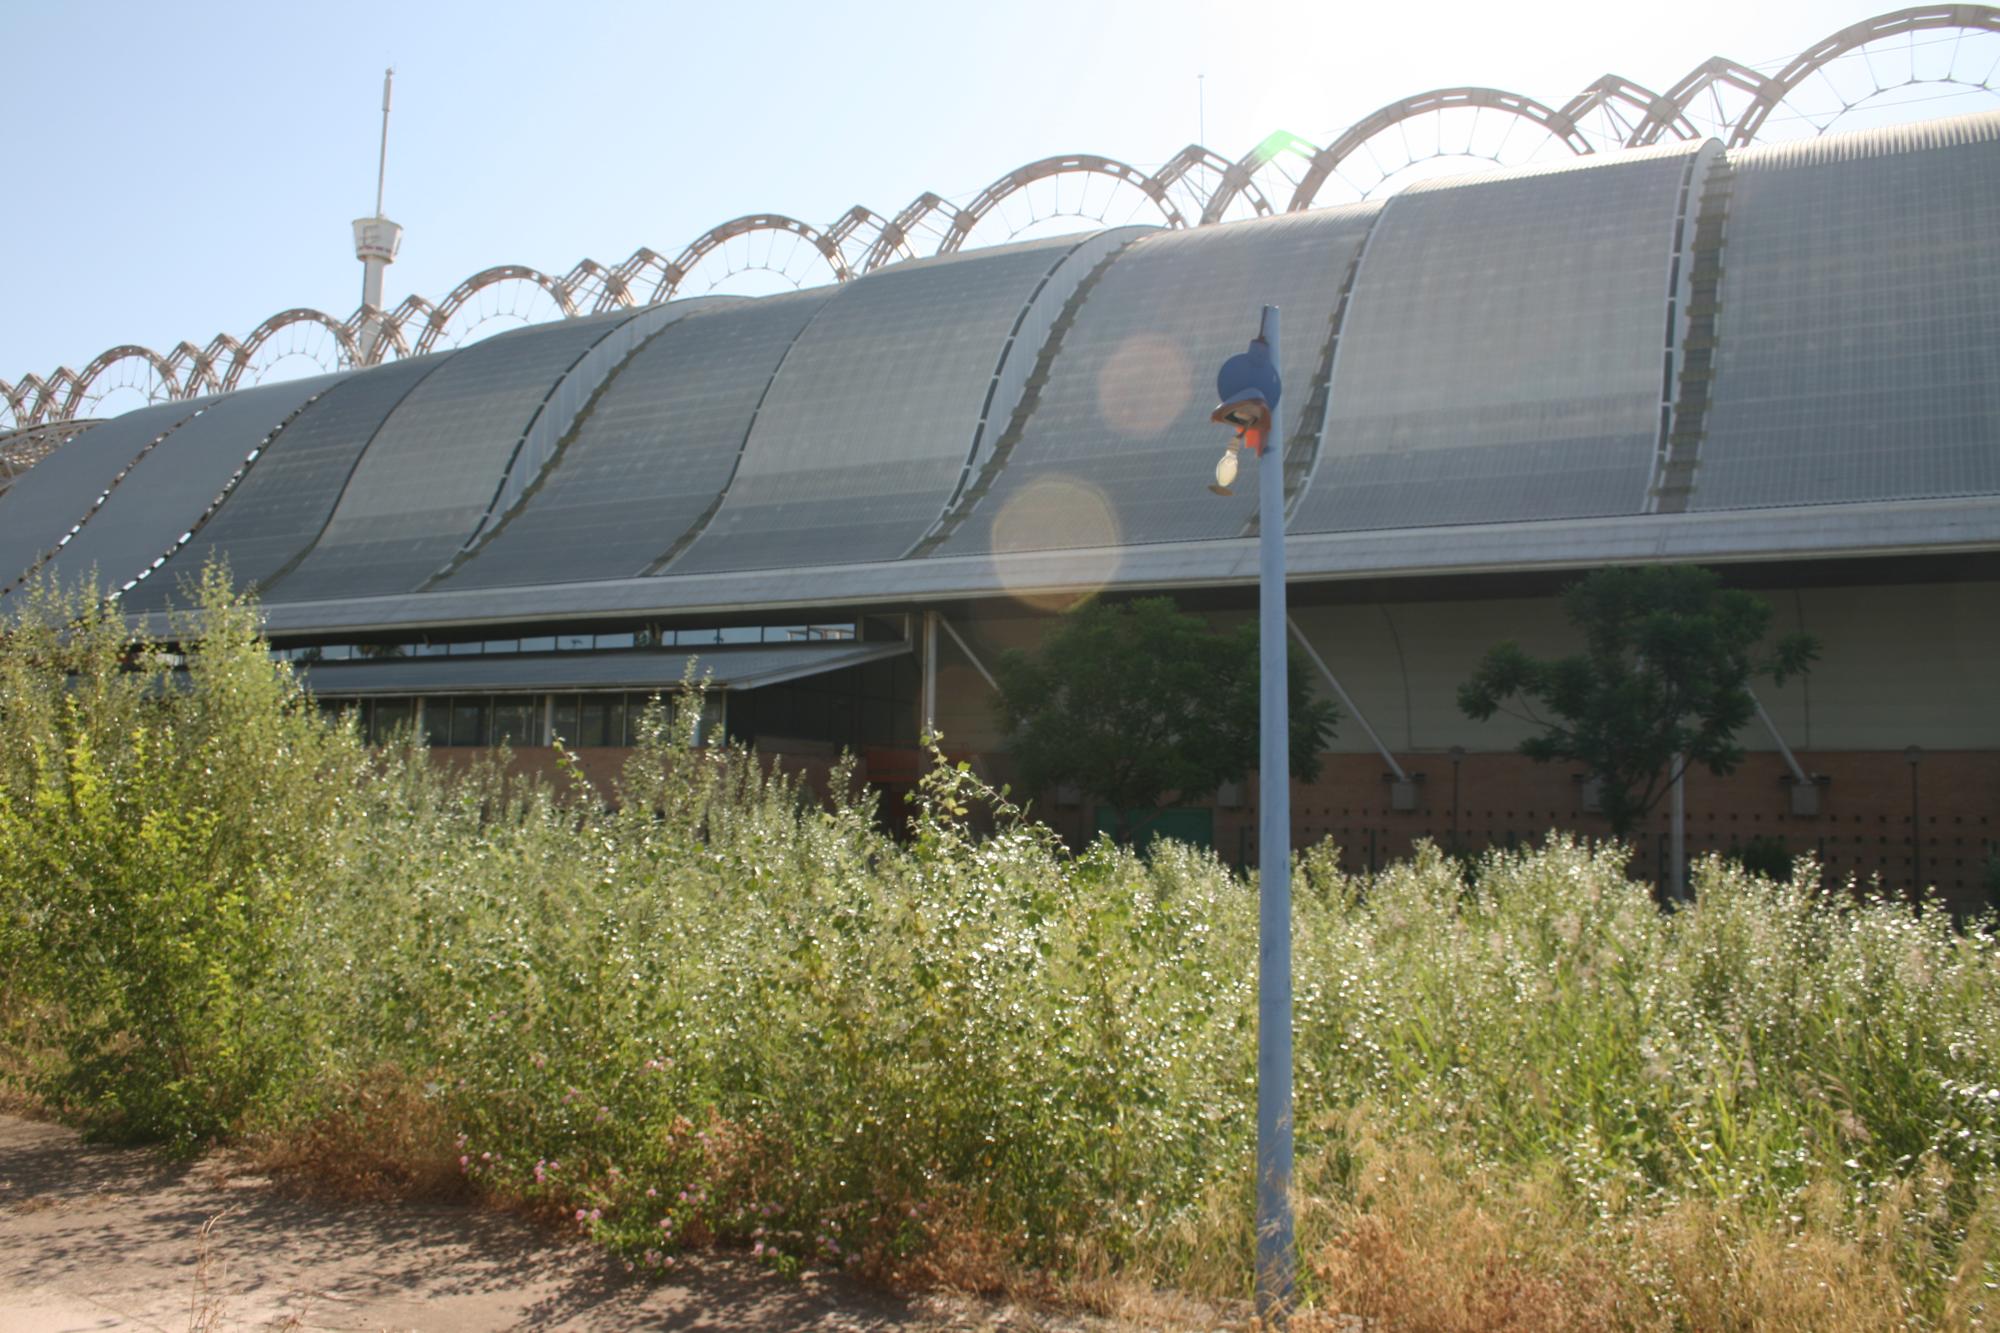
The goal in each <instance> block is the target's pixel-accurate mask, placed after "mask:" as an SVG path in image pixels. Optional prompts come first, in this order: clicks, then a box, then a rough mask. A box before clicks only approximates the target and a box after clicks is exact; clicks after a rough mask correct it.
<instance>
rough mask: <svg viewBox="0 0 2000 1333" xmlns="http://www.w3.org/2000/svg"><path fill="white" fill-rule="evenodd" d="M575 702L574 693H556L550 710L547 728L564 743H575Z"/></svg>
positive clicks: (576, 732) (576, 733)
mask: <svg viewBox="0 0 2000 1333" xmlns="http://www.w3.org/2000/svg"><path fill="white" fill-rule="evenodd" d="M576 703H577V699H576V696H575V695H574V694H558V695H556V696H555V704H554V707H553V708H552V709H551V710H550V715H549V730H550V731H551V732H553V733H554V734H555V735H557V736H559V737H561V738H562V742H563V744H565V745H575V744H577V735H578V731H577V717H576Z"/></svg>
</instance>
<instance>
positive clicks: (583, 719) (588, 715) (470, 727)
mask: <svg viewBox="0 0 2000 1333" xmlns="http://www.w3.org/2000/svg"><path fill="white" fill-rule="evenodd" d="M655 697H656V696H654V695H651V694H557V695H546V694H496V695H476V694H474V695H432V696H430V697H428V698H424V699H414V698H409V697H403V698H390V699H323V700H321V701H320V707H321V708H322V709H324V710H326V711H327V712H329V713H338V714H341V715H343V716H351V717H353V718H354V721H355V725H356V726H358V727H359V728H360V729H361V736H362V739H364V740H365V741H367V742H368V744H370V745H386V744H388V743H389V742H390V741H392V740H394V739H395V738H396V736H397V735H398V734H399V733H402V732H406V731H409V730H411V729H413V728H414V729H415V730H416V732H417V735H418V736H419V738H420V739H422V740H423V741H424V743H425V744H427V745H432V746H488V745H509V746H512V747H514V748H515V749H521V748H522V747H524V746H531V745H547V744H549V738H550V734H551V733H553V734H554V735H556V736H560V737H561V738H562V740H563V743H564V744H565V745H573V746H578V747H582V746H592V745H635V744H637V743H638V740H639V723H640V719H641V718H642V717H644V715H645V711H646V707H647V705H648V704H650V703H651V702H652V701H653V699H654V698H655ZM720 709H721V698H720V696H715V697H712V698H711V699H710V700H709V701H708V703H707V707H706V709H705V712H706V713H707V714H708V715H709V719H708V720H705V721H704V723H703V731H704V733H706V730H707V728H708V726H709V725H710V722H711V721H713V720H714V719H715V718H718V717H719V716H720Z"/></svg>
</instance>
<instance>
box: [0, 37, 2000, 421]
mask: <svg viewBox="0 0 2000 1333" xmlns="http://www.w3.org/2000/svg"><path fill="white" fill-rule="evenodd" d="M1951 31H1956V32H1957V33H1959V34H1960V35H1961V37H1962V36H1963V35H1965V34H1974V33H2000V8H1995V7H1993V6H1990V5H1928V6H1920V7H1917V8H1912V9H1902V10H1896V11H1894V12H1891V13H1886V14H1881V15H1878V16H1876V17H1875V18H1871V19H1867V20H1864V21H1862V22H1860V23H1856V24H1853V25H1851V26H1849V27H1846V28H1842V29H1841V30H1839V31H1838V32H1835V33H1832V34H1829V35H1828V36H1826V37H1824V38H1822V39H1821V40H1819V41H1817V42H1814V43H1813V44H1812V45H1811V46H1808V47H1807V48H1806V49H1805V50H1803V51H1801V52H1800V53H1799V54H1798V55H1797V56H1796V57H1794V58H1793V59H1792V60H1791V61H1789V62H1788V63H1786V64H1785V65H1784V66H1783V67H1782V68H1781V69H1780V70H1779V71H1778V72H1777V73H1776V74H1764V73H1760V72H1759V71H1757V70H1754V69H1751V68H1750V67H1748V66H1746V65H1741V64H1738V63H1736V62H1735V61H1732V60H1728V59H1725V58H1723V57H1720V56H1718V57H1715V58H1713V59H1710V60H1707V61H1704V62H1703V63H1702V64H1700V65H1698V66H1696V67H1695V68H1694V69H1692V70H1690V71H1688V73H1687V74H1686V75H1685V76H1683V77H1682V78H1681V79H1680V80H1679V81H1678V82H1676V83H1675V84H1674V85H1673V86H1672V87H1670V88H1668V89H1667V91H1666V92H1664V93H1655V92H1653V91H1651V90H1650V89H1647V88H1644V87H1642V86H1640V85H1639V84H1636V83H1633V82H1631V81H1630V80H1628V79H1624V78H1621V77H1619V76H1617V75H1615V74H1606V75H1605V76H1604V77H1602V78H1600V79H1598V80H1597V81H1596V82H1595V83H1592V84H1591V85H1590V86H1589V87H1587V88H1585V89H1584V90H1583V91H1582V92H1580V93H1578V94H1577V95H1576V96H1574V97H1572V98H1571V99H1570V100H1569V101H1567V102H1565V103H1563V104H1562V105H1561V106H1560V107H1551V106H1548V105H1545V104H1544V103H1541V102H1538V101H1536V100H1535V99H1533V98H1531V97H1524V96H1522V95H1520V94H1518V93H1510V92H1506V91H1503V90H1501V89H1496V88H1473V87H1465V88H1443V89H1438V90H1436V91H1433V92H1427V93H1419V94H1417V95H1416V96H1413V97H1406V98H1403V99H1401V100H1399V101H1396V102H1391V103H1390V104H1389V105H1387V106H1384V107H1382V108H1380V109H1379V110H1376V111H1374V112H1372V113H1370V114H1369V115H1367V116H1365V117H1363V118H1362V119H1361V120H1359V121H1357V122H1356V123H1355V124H1354V125H1352V126H1350V127H1349V128H1348V129H1346V130H1344V131H1342V132H1341V133H1340V134H1339V135H1337V136H1336V137H1335V138H1333V139H1332V140H1331V141H1329V142H1327V143H1325V144H1316V143H1313V142H1312V141H1310V140H1307V139H1302V138H1300V137H1298V136H1297V135H1292V134H1287V133H1284V132H1282V131H1280V132H1279V133H1276V134H1273V135H1270V136H1269V137H1268V138H1266V139H1265V140H1263V142H1261V143H1259V144H1258V145H1257V146H1256V147H1255V148H1253V149H1252V150H1251V151H1250V152H1248V153H1246V154H1244V155H1243V156H1242V157H1240V158H1237V159H1234V160H1231V159H1228V158H1224V157H1222V156H1220V155H1219V154H1217V153H1215V152H1213V151H1212V150H1210V149H1208V148H1205V147H1203V146H1202V145H1200V144H1189V145H1188V146H1187V147H1186V148H1184V149H1182V150H1181V151H1180V152H1179V153H1177V154H1175V155H1174V157H1173V158H1172V159H1171V160H1170V161H1168V162H1167V163H1165V164H1164V165H1163V166H1161V167H1160V168H1159V169H1158V170H1155V171H1150V172H1149V171H1145V170H1142V169H1140V168H1138V167H1135V166H1132V165H1129V164H1127V163H1124V162H1120V161H1117V160H1116V159H1113V158H1108V157H1096V156H1092V155H1088V154H1071V155H1065V156H1059V157H1047V158H1043V159H1041V160H1040V161H1037V162H1030V163H1028V164H1027V165H1025V166H1022V167H1018V168H1016V169H1015V170H1013V171H1010V172H1008V173H1007V174H1005V175H1004V176H1001V177H1000V178H999V179H998V180H996V181H994V182H993V183H992V184H991V185H988V186H987V187H986V188H985V189H983V190H981V191H980V192H979V193H978V194H977V195H975V196H974V197H973V198H972V199H971V200H970V201H968V202H966V203H964V204H959V203H954V202H953V201H951V200H949V199H946V198H944V197H943V196H941V195H937V194H933V193H929V192H926V193H923V194H920V195H918V196H917V197H916V198H915V199H913V200H911V201H910V202H909V203H908V204H906V205H904V207H903V208H902V209H901V210H900V211H898V212H897V213H896V214H895V216H893V217H887V218H885V217H884V216H882V215H881V214H878V213H876V212H874V211H872V210H870V209H867V208H864V207H861V206H859V205H857V206H855V207H854V208H851V209H849V210H848V211H847V212H846V213H845V214H843V215H842V216H841V218H840V219H839V220H838V221H836V222H834V223H833V224H832V225H831V226H829V227H827V228H825V229H824V230H822V229H819V228H816V227H813V226H811V225H810V224H808V223H805V222H801V221H799V220H798V219H796V218H791V217H787V216H785V215H783V214H778V213H757V214H749V215H746V216H744V217H740V218H735V219H733V220H731V221H729V222H725V223H722V224H721V225H720V226H717V227H713V228H711V229H710V230H708V231H706V232H704V233H703V234H702V235H700V236H698V237H696V238H695V239H694V240H693V241H692V242H690V243H689V244H688V245H687V246H686V247H685V248H684V249H683V250H681V252H680V253H679V254H678V255H677V256H676V257H675V258H673V259H671V260H670V259H667V258H665V257H664V256H663V255H661V254H660V253H659V252H657V251H654V250H650V249H647V248H644V247H641V248H640V249H638V250H635V251H633V252H632V254H631V256H630V257H629V258H627V259H626V260H625V261H624V262H622V263H620V264H616V265H604V264H600V263H598V262H596V261H595V260H590V259H585V260H582V261H580V262H579V263H578V264H577V265H576V266H575V267H574V268H572V269H571V270H570V271H569V272H568V273H566V274H564V275H562V276H561V277H555V276H552V275H550V274H546V273H542V272H540V271H538V270H536V269H532V268H527V267H524V266H521V265H501V266H499V267H495V268H489V269H486V270H484V271H483V272H480V273H476V274H474V275H473V276H472V277H469V278H467V279H466V280H465V281H464V282H461V283H460V284H459V285H458V286H457V287H455V288H453V289H452V291H451V292H450V293H449V294H448V295H447V296H445V297H444V299H443V300H441V301H438V302H436V303H432V302H430V301H427V300H425V299H424V298H422V297H420V296H411V297H407V298H405V299H404V300H403V301H402V303H401V304H399V305H397V306H396V307H395V308H394V309H393V310H372V309H361V310H357V311H355V312H354V313H353V314H352V315H349V316H348V317H347V318H346V319H336V318H334V317H333V316H332V315H329V314H326V313H325V312H323V311H319V310H311V309H305V308H297V309H292V310H285V311H282V312H280V313H278V314H276V315H273V316H271V317H270V318H269V319H267V320H265V321H264V322H263V323H261V324H259V325H258V326H257V327H256V328H255V329H252V330H251V331H250V332H249V334H247V335H246V336H244V337H243V338H242V339H241V340H240V341H239V340H238V339H236V338H233V337H231V336H230V335H228V334H219V335H217V336H216V337H215V338H213V339H212V340H210V341H209V343H208V344H207V345H205V346H200V347H198V346H196V345H195V344H193V343H187V342H183V343H181V344H180V345H178V346H177V347H175V348H174V349H173V350H172V351H171V352H169V353H168V354H166V355H165V356H162V355H160V354H158V353H156V352H153V351H151V350H150V349H148V348H145V347H139V346H135V345H130V344H127V345H123V346H119V347H114V348H111V349H110V350H108V351H106V352H104V353H103V354H101V355H100V356H98V357H97V358H96V359H94V360H93V361H91V363H90V364H89V365H87V366H85V367H84V369H83V370H82V371H80V372H79V371H73V370H70V369H69V368H67V367H64V368H61V369H58V370H56V371H54V372H52V373H51V374H49V375H48V376H46V377H43V376H40V375H32V374H30V375H24V376H22V377H21V378H20V379H18V380H16V381H13V382H12V383H9V382H8V381H6V380H0V432H7V431H13V430H19V429H22V428H26V427H30V426H35V425H37V424H40V423H45V422H54V421H65V420H70V419H74V418H77V417H78V416H79V415H87V414H88V409H90V408H91V407H93V406H94V405H95V404H96V403H97V402H98V401H99V400H100V399H101V398H102V396H103V394H104V393H105V392H106V391H108V390H107V387H106V386H107V385H108V384H109V382H110V380H111V378H113V377H114V375H115V374H117V373H121V368H122V373H124V374H125V375H127V376H128V380H127V382H126V383H125V384H122V385H119V386H116V387H122V388H139V389H140V391H141V392H143V393H144V394H146V396H147V397H148V398H149V399H152V400H160V399H170V398H192V397H197V396H199V395H202V394H210V393H219V392H226V391H228V390H231V389H235V388H238V387H240V386H242V385H244V384H245V383H256V382H257V380H258V378H259V377H260V375H261V373H262V371H263V369H265V368H266V367H267V365H268V363H269V355H268V354H269V352H270V351H271V350H272V349H273V347H274V343H273V339H274V338H275V337H276V336H277V335H279V334H280V333H282V332H283V331H284V330H286V329H288V328H292V327H294V326H300V325H316V326H318V327H319V328H321V329H323V330H324V331H325V334H326V338H325V341H324V344H323V349H322V352H321V355H322V356H323V357H324V358H326V359H328V360H331V361H332V362H333V363H334V364H322V367H321V368H322V369H325V370H335V369H339V368H342V367H348V366H361V365H370V364H374V363H377V362H380V361H385V360H394V359H396V358H398V357H404V356H410V355H415V354H418V353H422V352H428V351H432V350H435V349H438V348H440V347H449V346H455V345H457V342H458V341H460V340H462V339H463V338H465V337H466V336H467V335H469V334H470V333H471V332H472V329H471V328H467V327H465V321H464V319H463V318H462V317H463V316H466V315H467V313H468V312H469V311H472V310H473V308H474V307H473V303H474V302H475V301H476V300H477V299H479V298H480V297H481V296H482V294H484V293H489V292H493V291H495V290H496V289H500V288H504V287H507V286H510V285H511V286H513V287H515V288H516V289H519V290H521V291H524V292H529V293H531V294H536V295H535V299H537V300H540V299H542V298H544V297H545V298H546V299H547V300H548V301H549V302H550V303H551V304H552V305H553V306H554V308H555V310H556V311H558V312H559V313H560V314H561V315H563V316H565V317H575V316H579V315H587V314H595V313H600V312H605V311H611V310H617V309H620V308H624V307H629V306H634V305H644V304H650V303H653V302H657V301H665V300H669V299H671V298H673V297H675V296H677V295H694V294H698V291H689V290H684V289H686V288H688V286H689V282H688V279H689V277H690V275H692V274H694V273H696V272H697V270H700V271H702V272H704V273H706V272H710V271H713V270H714V269H716V268H717V267H721V268H722V269H723V270H724V271H723V276H724V277H727V276H731V275H733V273H735V272H738V271H741V269H742V268H749V267H761V266H760V265H755V264H751V263H744V264H741V265H739V266H738V267H737V268H730V267H729V266H728V265H729V263H730V262H731V260H730V255H729V251H728V248H727V247H728V246H729V244H730V243H731V242H734V241H737V240H739V239H741V238H753V237H757V236H760V235H768V236H769V237H771V238H773V239H776V238H779V237H782V236H785V235H790V236H792V237H794V238H796V240H795V245H797V246H803V247H805V251H804V253H807V254H809V255H816V256H817V260H818V261H820V262H823V264H824V270H825V271H824V276H825V277H826V278H827V279H828V280H830V281H833V282H846V281H849V280H850V279H852V278H855V277H857V276H860V275H861V274H865V273H870V272H873V271H874V270H876V269H879V268H882V267H884V266H885V265H889V264H894V263H898V262H901V261H903V260H906V259H916V258H921V257H924V256H927V255H934V254H949V253H951V252H953V251H955V250H959V249H961V248H963V247H964V246H965V245H966V244H967V242H968V241H969V240H972V239H974V234H975V232H976V230H977V229H978V228H979V227H980V225H981V224H982V223H984V222H986V221H988V220H989V219H991V218H994V217H995V215H996V214H997V213H998V212H999V211H1000V209H1001V206H1002V204H1003V203H1004V202H1005V201H1006V200H1008V199H1009V198H1010V197H1011V196H1013V195H1015V194H1017V193H1019V192H1021V191H1023V190H1026V189H1029V188H1030V187H1033V186H1036V185H1037V184H1038V183H1040V182H1044V181H1055V182H1058V183H1060V182H1061V181H1062V180H1066V179H1069V178H1072V177H1074V178H1085V179H1086V180H1089V179H1102V180H1108V181H1109V182H1111V183H1113V184H1114V185H1115V186H1118V187H1123V188H1126V189H1129V190H1136V191H1137V192H1138V193H1139V194H1140V195H1142V196H1143V197H1144V198H1145V199H1146V200H1148V201H1150V205H1151V207H1152V209H1153V210H1154V211H1156V212H1157V214H1158V219H1159V222H1160V225H1162V226H1165V227H1187V226H1204V225H1209V224H1213V223H1217V222H1221V221H1223V220H1225V219H1226V218H1231V217H1244V216H1264V215H1268V214H1271V213H1273V212H1276V211H1279V210H1280V209H1283V210H1285V211H1298V210H1301V209H1307V208H1311V207H1314V206H1315V205H1316V204H1318V203H1320V202H1322V201H1321V199H1320V194H1321V191H1322V189H1323V187H1324V186H1325V185H1326V183H1327V182H1328V181H1329V180H1330V179H1332V178H1333V177H1334V176H1335V175H1336V173H1338V172H1340V170H1341V168H1342V167H1343V166H1345V165H1347V164H1349V163H1353V162H1356V161H1358V158H1359V155H1361V154H1362V153H1363V150H1364V149H1365V148H1366V147H1367V146H1368V145H1369V144H1370V143H1372V142H1374V141H1375V140H1376V139H1377V138H1378V136H1383V135H1387V134H1390V133H1392V132H1396V131H1398V130H1399V129H1402V128H1404V127H1407V126H1409V125H1411V124H1412V123H1414V122H1419V121H1423V120H1425V119H1426V118H1433V117H1443V116H1446V115H1449V114H1452V113H1456V112H1460V111H1463V110H1464V109H1467V108H1472V109H1475V110H1477V111H1479V112H1481V113H1484V112H1492V113H1496V114H1499V115H1503V116H1507V117H1512V118H1515V119H1517V120H1518V121H1520V122H1522V123H1525V124H1527V125H1529V126H1531V127H1533V128H1534V129H1535V130H1536V131H1538V132H1539V133H1540V134H1541V135H1543V136H1545V137H1544V139H1543V141H1542V142H1543V144H1544V146H1546V145H1548V144H1554V145H1559V146H1560V149H1561V150H1566V151H1568V152H1571V153H1576V154H1587V153H1598V152H1605V151H1610V150H1616V149H1619V148H1638V147H1644V146H1647V145H1650V144H1656V143H1660V142H1663V141H1666V140H1669V139H1694V138H1699V137H1701V135H1702V134H1703V133H1704V132H1705V131H1704V128H1702V127H1703V126H1707V127H1712V132H1713V133H1715V134H1716V136H1717V137H1719V138H1721V139H1723V140H1724V141H1725V142H1726V143H1727V144H1728V145H1729V146H1730V147H1732V148H1739V147H1743V146H1745V145H1748V144H1750V143H1752V142H1755V141H1756V140H1758V138H1759V137H1760V136H1763V135H1765V134H1766V132H1767V130H1768V129H1769V127H1770V125H1771V122H1772V115H1773V113H1774V112H1775V111H1776V110H1777V109H1778V108H1779V107H1780V106H1782V105H1784V104H1785V103H1786V102H1787V101H1788V99H1791V98H1793V97H1794V95H1795V94H1798V93H1799V92H1800V90H1801V89H1802V88H1804V87H1805V86H1806V85H1807V83H1808V81H1809V80H1810V79H1811V78H1812V77H1813V76H1814V75H1815V74H1816V73H1821V72H1823V71H1825V70H1826V69H1827V68H1828V67H1829V66H1830V65H1832V64H1833V62H1835V61H1837V60H1839V59H1841V58H1842V57H1844V56H1848V55H1850V54H1852V53H1855V52H1857V51H1861V50H1862V49H1863V48H1866V47H1870V46H1871V45H1872V44H1875V43H1880V42H1885V41H1889V40H1891V39H1894V38H1898V37H1905V38H1912V39H1914V35H1915V34H1921V33H1927V32H1951ZM1944 81H1946V82H1960V81H1958V80H1950V79H1947V80H1944ZM1966 86H1969V87H1977V88H1982V89H1985V90H1987V91H2000V90H1996V89H1995V88H1994V87H1993V85H1992V82H1991V75H1990V74H1989V75H1988V76H1987V81H1985V82H1979V83H1976V84H1968V85H1966ZM1883 90H1884V89H1882V88H1881V87H1880V86H1879V85H1878V88H1877V91H1883ZM1857 104H1858V103H1857ZM1851 109H1852V106H1851V105H1842V107H1841V108H1840V110H1839V111H1837V112H1835V113H1834V116H1835V117H1836V118H1837V116H1838V115H1840V114H1843V113H1844V112H1845V111H1847V110H1851ZM1818 128H1820V129H1824V128H1825V127H1824V126H1819V127H1818ZM1437 155H1439V156H1458V155H1460V154H1459V153H1457V152H1456V151H1454V150H1449V149H1444V148H1442V147H1441V148H1440V149H1439V151H1438V154H1437ZM1473 155H1475V156H1478V155H1479V154H1477V153H1474V154H1473ZM1496 160H1497V159H1496ZM1393 174H1394V173H1393V172H1387V173H1382V179H1383V180H1385V181H1386V180H1387V179H1388V177H1389V176H1391V175H1393ZM1379 184H1380V182H1378V185H1379ZM1363 193H1364V194H1366V193H1367V191H1363ZM1057 212H1058V214H1059V215H1062V216H1084V217H1088V216H1090V215H1088V214H1077V213H1068V212H1064V211H1062V210H1060V209H1058V210H1057ZM785 276H787V278H788V279H789V275H785ZM294 354H296V353H294ZM134 376H136V379H134V378H131V377H134ZM140 381H143V387H141V385H140Z"/></svg>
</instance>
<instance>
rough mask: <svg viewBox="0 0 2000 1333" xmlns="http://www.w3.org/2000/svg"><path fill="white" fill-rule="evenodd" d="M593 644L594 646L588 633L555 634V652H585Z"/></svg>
mask: <svg viewBox="0 0 2000 1333" xmlns="http://www.w3.org/2000/svg"><path fill="white" fill-rule="evenodd" d="M593 646H594V645H593V643H592V640H591V637H590V635H588V634H558V635H556V651H557V652H563V653H587V652H589V651H590V650H591V648H592V647H593Z"/></svg>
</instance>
